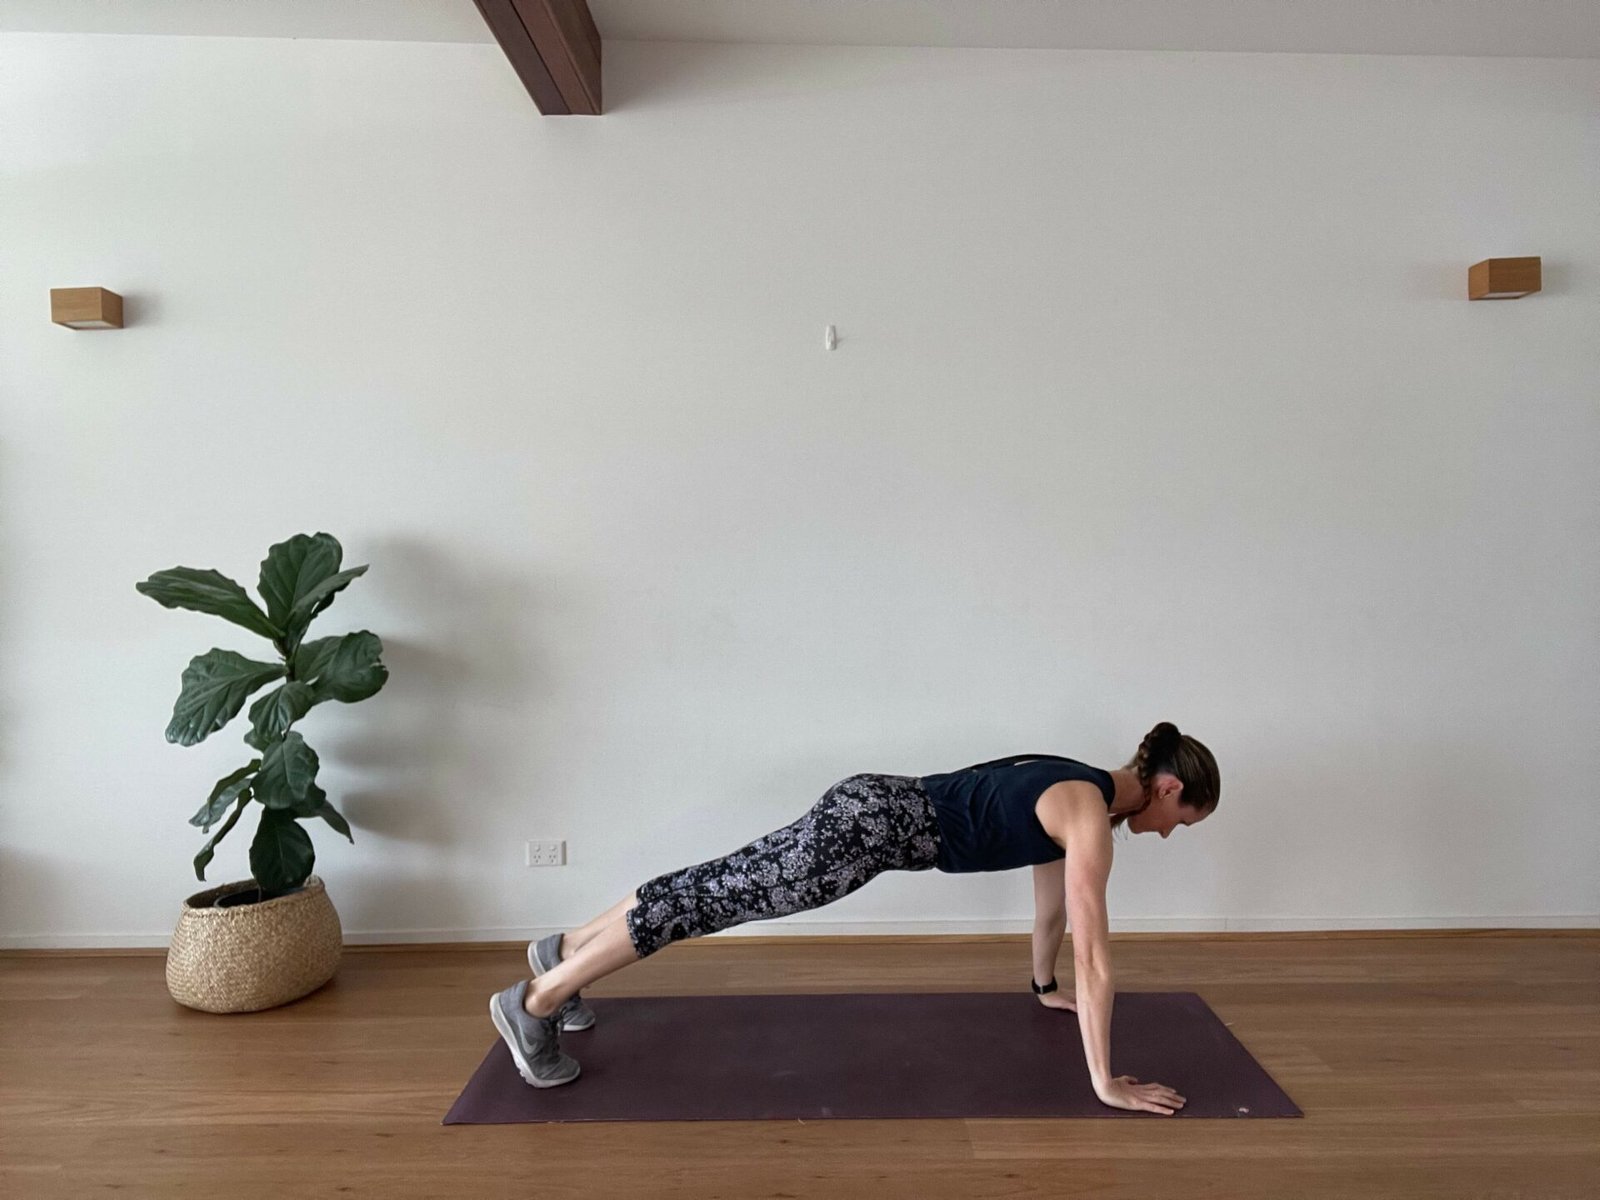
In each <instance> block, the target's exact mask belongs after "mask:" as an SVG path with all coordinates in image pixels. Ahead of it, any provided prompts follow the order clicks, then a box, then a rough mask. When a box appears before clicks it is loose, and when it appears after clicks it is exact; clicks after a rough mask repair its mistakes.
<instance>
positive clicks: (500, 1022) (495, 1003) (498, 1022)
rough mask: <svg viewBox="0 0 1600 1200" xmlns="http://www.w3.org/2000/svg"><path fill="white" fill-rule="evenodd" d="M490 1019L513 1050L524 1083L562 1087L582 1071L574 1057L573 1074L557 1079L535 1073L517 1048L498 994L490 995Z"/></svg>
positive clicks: (514, 1036)
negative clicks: (543, 1077) (545, 1077)
mask: <svg viewBox="0 0 1600 1200" xmlns="http://www.w3.org/2000/svg"><path fill="white" fill-rule="evenodd" d="M489 1019H490V1020H491V1021H493V1022H494V1027H495V1028H496V1029H497V1030H499V1031H500V1040H501V1041H503V1042H505V1044H506V1049H508V1050H510V1051H511V1061H512V1062H513V1063H515V1064H516V1066H517V1074H518V1075H521V1076H522V1079H523V1082H524V1083H528V1084H532V1085H533V1086H534V1087H536V1088H547V1087H560V1086H561V1085H562V1084H563V1083H571V1082H572V1081H573V1080H574V1079H576V1078H577V1077H578V1074H579V1072H581V1071H582V1069H583V1068H582V1067H581V1066H579V1065H578V1060H577V1059H573V1060H572V1063H573V1068H572V1074H570V1075H561V1076H558V1077H557V1078H555V1079H540V1078H538V1077H537V1076H535V1075H534V1073H533V1070H532V1068H530V1067H529V1066H528V1060H527V1059H525V1058H523V1057H522V1051H521V1050H519V1049H517V1036H516V1034H515V1033H513V1032H512V1031H511V1029H510V1027H509V1026H508V1025H507V1023H506V1016H505V1014H504V1013H503V1012H501V1011H500V998H499V997H498V996H490V997H489Z"/></svg>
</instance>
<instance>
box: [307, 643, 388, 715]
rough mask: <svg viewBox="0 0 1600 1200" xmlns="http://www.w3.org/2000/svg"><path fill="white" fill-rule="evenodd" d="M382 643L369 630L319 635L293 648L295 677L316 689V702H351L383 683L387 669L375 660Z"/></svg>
mask: <svg viewBox="0 0 1600 1200" xmlns="http://www.w3.org/2000/svg"><path fill="white" fill-rule="evenodd" d="M382 654H383V643H382V642H381V641H380V640H379V639H378V635H377V634H375V633H372V632H370V631H369V630H365V629H363V630H361V631H360V632H358V633H347V634H345V635H344V636H343V637H326V638H318V639H317V640H316V641H314V642H307V643H306V644H305V645H303V646H301V647H300V649H299V650H297V651H296V652H295V656H294V660H293V661H294V667H293V674H294V677H295V678H296V679H298V680H300V681H302V682H304V683H309V684H311V685H312V686H313V687H314V688H315V689H316V701H315V703H319V704H320V703H321V702H322V701H324V700H338V701H341V702H342V703H345V704H354V703H355V702H356V701H357V700H365V699H366V698H367V697H368V696H371V695H373V694H374V693H376V692H377V691H378V690H379V689H380V688H382V687H383V685H384V683H385V682H386V681H387V680H388V678H389V669H388V668H387V667H385V666H384V665H383V664H382V663H381V662H379V661H378V659H379V657H380V656H381V655H382Z"/></svg>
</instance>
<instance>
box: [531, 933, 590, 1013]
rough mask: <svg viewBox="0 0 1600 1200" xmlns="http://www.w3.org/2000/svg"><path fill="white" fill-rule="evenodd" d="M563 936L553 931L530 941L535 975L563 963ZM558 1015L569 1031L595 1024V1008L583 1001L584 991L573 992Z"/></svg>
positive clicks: (551, 969) (553, 968)
mask: <svg viewBox="0 0 1600 1200" xmlns="http://www.w3.org/2000/svg"><path fill="white" fill-rule="evenodd" d="M561 936H562V935H561V934H559V933H552V934H551V935H550V936H549V937H545V938H540V939H539V940H538V941H537V942H529V943H528V965H529V966H530V967H532V968H533V973H534V974H535V975H543V974H544V973H545V972H546V971H553V970H555V969H556V967H558V966H559V965H560V964H561ZM556 1016H558V1017H560V1018H561V1028H562V1030H563V1031H565V1032H569V1033H570V1032H571V1031H572V1030H574V1029H588V1028H589V1027H590V1026H591V1025H593V1024H594V1009H592V1008H590V1007H589V1006H588V1005H587V1004H585V1003H584V1002H583V993H582V992H573V993H572V995H571V996H570V997H569V998H568V1000H567V1002H566V1003H565V1004H563V1005H562V1006H561V1008H560V1010H559V1011H558V1012H557V1013H556Z"/></svg>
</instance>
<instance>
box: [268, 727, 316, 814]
mask: <svg viewBox="0 0 1600 1200" xmlns="http://www.w3.org/2000/svg"><path fill="white" fill-rule="evenodd" d="M318 765H319V764H318V762H317V752H316V751H315V750H313V749H312V748H311V747H310V746H308V745H306V740H305V738H303V737H301V736H300V735H299V734H298V733H296V732H295V731H294V730H292V729H291V730H290V731H289V732H288V733H286V734H284V735H283V741H281V742H276V743H274V744H273V745H272V746H270V747H268V748H267V750H266V752H265V753H264V754H263V755H262V758H261V770H259V771H258V772H256V781H255V790H256V798H257V799H258V800H260V801H261V803H262V804H263V805H265V806H266V807H267V808H268V809H269V810H270V809H289V808H294V807H295V806H296V805H298V804H300V803H301V802H302V801H304V800H305V799H306V797H307V796H308V795H309V794H310V790H311V788H312V786H313V785H314V783H315V780H316V777H317V767H318Z"/></svg>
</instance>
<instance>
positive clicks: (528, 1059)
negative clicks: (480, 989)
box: [489, 979, 579, 1088]
mask: <svg viewBox="0 0 1600 1200" xmlns="http://www.w3.org/2000/svg"><path fill="white" fill-rule="evenodd" d="M529 982H531V981H530V980H527V979H519V980H518V981H517V982H516V984H515V985H513V986H512V987H508V988H507V989H506V990H505V991H503V992H496V993H495V994H494V995H492V996H490V997H489V1019H490V1020H492V1021H493V1022H494V1027H495V1028H496V1029H497V1030H499V1031H500V1036H501V1038H502V1039H504V1041H505V1044H506V1045H507V1046H508V1047H509V1048H510V1050H511V1061H512V1062H514V1063H516V1064H517V1074H519V1075H521V1076H522V1078H523V1079H524V1080H526V1081H527V1082H528V1083H530V1084H532V1085H533V1086H534V1087H539V1088H544V1087H557V1086H559V1085H560V1084H563V1083H571V1082H572V1081H573V1080H574V1079H576V1078H577V1077H578V1070H579V1068H578V1060H577V1059H575V1058H573V1057H572V1055H570V1054H565V1053H563V1052H562V1050H561V1022H560V1020H559V1019H558V1018H557V1017H553V1016H552V1017H535V1016H530V1015H529V1014H528V1012H527V1010H526V1009H524V1008H523V1007H522V1002H523V1001H524V1000H526V999H527V998H528V984H529Z"/></svg>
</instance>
